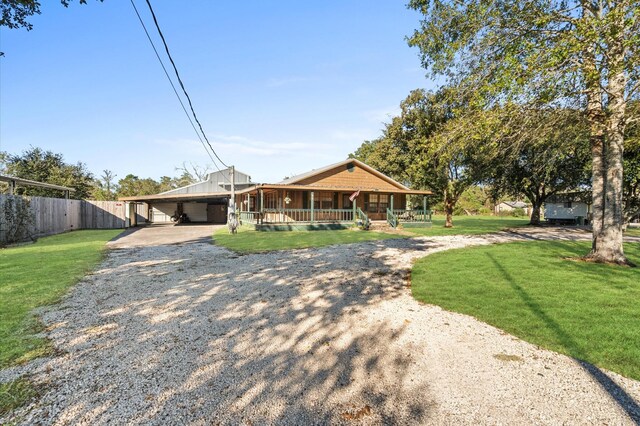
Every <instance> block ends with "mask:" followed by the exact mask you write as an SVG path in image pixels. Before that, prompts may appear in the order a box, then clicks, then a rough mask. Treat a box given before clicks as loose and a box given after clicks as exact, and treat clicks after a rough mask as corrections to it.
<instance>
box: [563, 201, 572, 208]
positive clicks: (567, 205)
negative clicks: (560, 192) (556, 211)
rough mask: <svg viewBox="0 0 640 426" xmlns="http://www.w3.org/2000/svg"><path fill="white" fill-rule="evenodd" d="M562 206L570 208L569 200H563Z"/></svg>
mask: <svg viewBox="0 0 640 426" xmlns="http://www.w3.org/2000/svg"><path fill="white" fill-rule="evenodd" d="M564 208H565V209H570V208H571V201H565V202H564Z"/></svg>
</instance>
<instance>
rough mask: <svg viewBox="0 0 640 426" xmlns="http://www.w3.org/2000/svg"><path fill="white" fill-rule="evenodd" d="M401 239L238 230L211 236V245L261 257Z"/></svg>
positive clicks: (349, 232)
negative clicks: (363, 242)
mask: <svg viewBox="0 0 640 426" xmlns="http://www.w3.org/2000/svg"><path fill="white" fill-rule="evenodd" d="M389 238H402V236H400V235H397V234H396V235H394V234H389V233H384V232H373V231H361V230H357V229H342V230H337V231H273V232H264V231H262V232H261V231H254V230H252V229H249V228H246V227H241V228H240V230H239V232H238V233H237V234H236V235H231V234H229V231H227V229H225V228H221V229H218V230H217V231H216V232H215V233H214V234H213V242H214V243H215V244H217V245H220V246H223V247H226V248H228V249H229V250H233V251H235V252H238V253H260V252H267V251H273V250H290V249H299V248H307V247H322V246H330V245H333V244H350V243H359V242H362V241H371V240H386V239H389Z"/></svg>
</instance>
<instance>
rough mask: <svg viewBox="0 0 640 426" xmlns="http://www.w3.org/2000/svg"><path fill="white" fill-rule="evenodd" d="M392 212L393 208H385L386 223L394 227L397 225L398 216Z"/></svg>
mask: <svg viewBox="0 0 640 426" xmlns="http://www.w3.org/2000/svg"><path fill="white" fill-rule="evenodd" d="M396 211H397V210H396ZM393 212H394V210H391V209H387V223H388V224H389V226H390V227H392V228H396V227H398V217H397V216H396V215H395V214H394V213H393Z"/></svg>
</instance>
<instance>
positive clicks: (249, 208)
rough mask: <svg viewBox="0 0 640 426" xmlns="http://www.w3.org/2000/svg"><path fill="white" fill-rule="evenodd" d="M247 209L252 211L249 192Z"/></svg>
mask: <svg viewBox="0 0 640 426" xmlns="http://www.w3.org/2000/svg"><path fill="white" fill-rule="evenodd" d="M247 211H248V212H250V211H251V194H249V193H247Z"/></svg>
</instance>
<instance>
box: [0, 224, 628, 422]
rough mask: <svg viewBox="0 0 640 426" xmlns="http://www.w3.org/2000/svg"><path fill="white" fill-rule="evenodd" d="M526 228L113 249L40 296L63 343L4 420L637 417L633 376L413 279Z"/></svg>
mask: <svg viewBox="0 0 640 426" xmlns="http://www.w3.org/2000/svg"><path fill="white" fill-rule="evenodd" d="M566 237H567V238H581V237H580V236H566ZM531 238H542V237H541V236H540V235H537V236H531V235H521V234H507V233H505V234H500V235H494V236H484V237H482V236H478V237H434V238H426V237H423V238H415V239H399V240H386V241H380V242H368V243H360V244H352V245H342V246H331V247H325V248H320V249H306V250H296V251H282V252H274V253H268V254H255V255H245V256H238V255H236V254H233V253H231V252H229V251H227V250H225V249H223V248H220V247H216V246H214V245H211V244H205V243H189V244H182V245H166V246H157V247H139V248H135V249H114V250H111V251H110V252H109V255H108V256H107V258H106V259H105V261H104V262H103V264H102V265H101V267H100V268H99V270H97V271H96V272H95V273H93V274H92V275H89V276H87V277H86V279H84V280H83V281H82V282H81V283H80V284H79V285H77V286H76V287H75V288H74V290H73V291H72V292H71V294H70V295H69V297H67V298H66V299H65V300H64V301H63V303H61V304H60V305H57V306H55V307H53V308H50V310H48V311H45V312H43V315H42V316H43V320H44V321H45V324H47V325H48V326H49V332H48V335H49V337H50V338H51V339H52V340H53V343H54V344H55V346H56V347H57V348H58V349H59V350H60V351H61V354H60V356H58V357H55V358H51V359H47V360H44V361H42V360H41V361H40V362H39V363H34V364H33V365H32V366H31V370H30V373H31V374H32V376H31V377H32V379H33V380H34V381H36V382H38V383H41V384H42V385H43V386H44V389H45V392H44V394H43V396H42V397H41V398H40V399H39V401H37V402H34V403H32V404H31V405H29V406H27V407H24V408H22V409H20V410H18V411H17V412H15V413H13V415H12V417H11V418H7V419H0V423H4V422H6V421H16V422H17V423H25V424H58V425H71V424H74V425H75V424H92V425H93V424H157V425H164V424H189V425H205V424H206V425H208V424H247V425H250V424H254V425H258V424H296V425H300V424H328V423H330V424H340V423H346V424H425V423H426V424H514V423H517V424H554V425H557V424H609V425H612V424H637V423H638V422H640V409H639V407H638V401H640V382H637V381H633V380H630V379H626V378H623V377H621V376H619V375H617V374H614V373H610V372H606V371H601V370H599V369H596V368H595V367H592V366H589V365H582V364H580V363H579V362H577V361H576V360H573V359H571V358H568V357H566V356H563V355H559V354H556V353H554V352H550V351H547V350H543V349H539V348H538V347H536V346H534V345H531V344H528V343H525V342H523V341H521V340H519V339H517V338H515V337H513V336H511V335H508V334H506V333H504V332H502V331H500V330H498V329H496V328H493V327H491V326H489V325H486V324H483V323H481V322H479V321H477V320H475V319H473V318H471V317H468V316H465V315H460V314H456V313H451V312H446V311H443V310H442V309H440V308H438V307H436V306H430V305H424V304H421V303H419V302H417V301H415V300H414V299H413V298H412V297H411V294H410V290H409V289H408V288H407V284H408V271H409V268H410V266H411V262H412V261H413V260H414V259H416V258H418V257H422V256H424V255H426V254H429V253H433V252H436V251H441V250H447V249H450V248H456V247H463V246H468V245H480V244H490V243H495V242H502V241H512V240H520V239H531ZM563 238H564V237H563ZM634 400H635V401H634ZM634 420H635V421H634Z"/></svg>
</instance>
